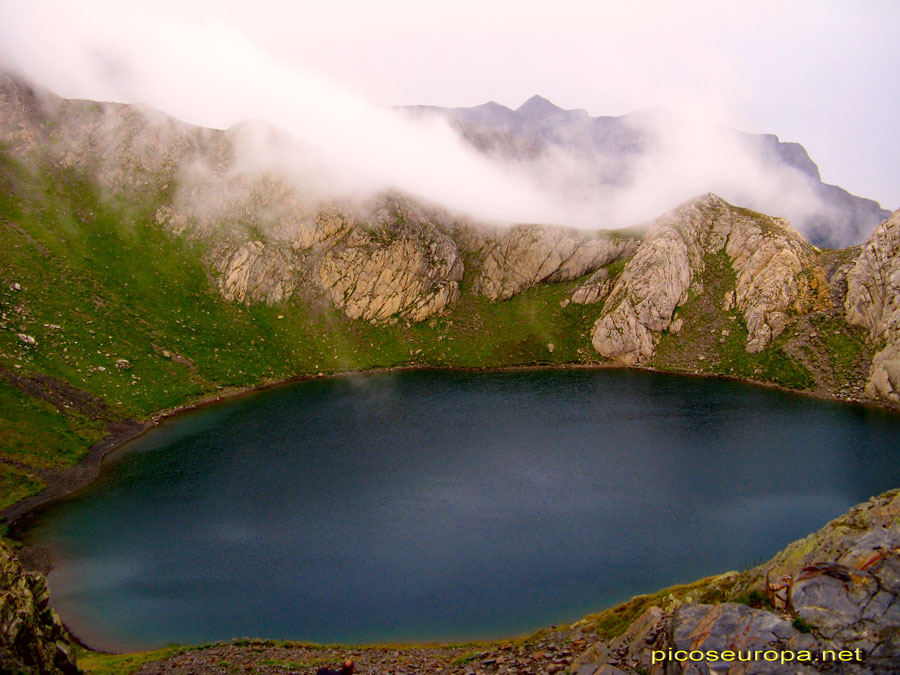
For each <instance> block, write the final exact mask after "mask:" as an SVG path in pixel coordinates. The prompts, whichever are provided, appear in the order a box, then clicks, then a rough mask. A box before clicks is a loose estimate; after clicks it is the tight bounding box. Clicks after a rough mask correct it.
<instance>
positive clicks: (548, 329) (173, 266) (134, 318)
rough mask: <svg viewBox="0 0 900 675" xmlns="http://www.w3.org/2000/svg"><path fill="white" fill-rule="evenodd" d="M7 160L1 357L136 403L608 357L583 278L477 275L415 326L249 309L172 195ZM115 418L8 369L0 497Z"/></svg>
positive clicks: (1, 407) (1, 192) (74, 452)
mask: <svg viewBox="0 0 900 675" xmlns="http://www.w3.org/2000/svg"><path fill="white" fill-rule="evenodd" d="M0 171H2V175H3V178H2V179H0V180H2V183H3V184H2V185H0V232H2V239H3V241H4V243H5V245H4V246H3V247H2V248H0V282H2V285H0V367H2V368H5V369H6V370H8V371H11V372H14V373H17V374H18V373H26V374H27V373H41V374H44V375H49V376H51V377H54V378H58V379H60V380H63V381H66V382H69V383H71V384H74V385H75V386H77V387H79V388H80V389H83V390H85V391H87V392H89V393H91V394H94V395H96V396H99V397H101V398H102V399H103V400H104V401H106V402H107V403H108V404H109V406H110V407H111V409H112V410H113V411H114V412H115V413H118V414H120V415H122V416H125V417H136V418H145V417H147V416H149V415H150V414H152V413H154V412H158V411H160V410H163V409H166V408H170V407H173V406H176V405H180V404H183V403H185V402H188V401H190V400H193V399H196V398H199V397H201V396H202V395H204V394H207V393H210V392H215V391H216V390H219V389H222V388H229V387H246V386H251V385H254V384H258V383H260V382H264V381H269V380H280V379H285V378H290V377H293V376H297V375H301V374H305V373H316V372H325V373H329V372H336V371H343V370H363V369H369V368H377V367H390V366H396V365H401V364H430V365H444V366H506V365H517V364H532V363H548V364H550V363H555V364H563V363H571V362H574V361H584V360H591V359H593V358H594V356H593V351H592V350H591V349H590V343H589V338H588V331H589V328H590V325H591V324H592V322H593V321H594V319H595V318H596V316H597V314H598V313H599V310H600V307H599V306H597V307H582V306H578V305H569V306H567V307H565V308H563V307H561V305H560V303H561V301H562V300H563V299H564V298H566V297H567V296H568V295H570V294H571V291H572V289H573V288H574V286H575V285H576V284H577V283H578V282H571V283H567V284H552V285H546V286H542V287H540V288H536V289H532V290H530V291H528V292H526V293H523V294H521V295H520V296H517V297H516V298H514V299H513V300H511V301H509V302H504V303H491V302H490V301H487V300H486V299H484V298H483V297H480V296H477V295H475V294H474V293H473V292H471V290H470V289H468V288H467V287H464V288H463V293H462V297H461V299H460V301H459V302H458V303H457V304H456V305H455V306H454V308H453V310H452V311H451V312H449V313H447V314H446V315H444V316H441V317H440V318H437V319H434V320H432V321H428V322H423V323H420V324H416V325H411V326H407V325H406V324H405V323H403V322H401V323H398V324H396V325H394V326H385V327H379V326H373V325H371V324H369V323H367V322H364V321H358V320H350V319H347V318H346V317H344V316H343V315H342V314H340V313H339V312H337V311H334V310H333V309H328V308H325V309H322V308H318V309H316V308H315V307H316V305H309V304H307V303H304V302H303V301H302V300H300V299H297V300H293V301H291V302H289V303H288V304H287V305H282V306H278V307H267V306H263V305H256V306H252V307H244V306H240V305H236V304H234V303H230V302H226V301H224V300H222V299H221V298H220V297H219V296H218V295H217V294H216V293H215V292H214V291H212V290H211V288H210V283H209V279H208V277H207V272H206V271H205V269H204V267H203V264H202V257H203V255H204V248H203V245H202V244H201V243H198V242H195V241H190V240H186V239H184V238H178V237H172V236H171V235H170V234H168V233H167V232H164V231H163V230H162V228H161V227H159V226H158V225H157V224H156V223H155V221H154V219H153V214H154V213H155V210H156V206H157V204H158V203H159V202H156V203H154V202H153V201H150V202H148V203H146V204H144V205H143V206H141V205H140V204H138V205H135V204H134V203H131V204H126V203H116V202H115V201H114V200H112V201H111V200H104V199H101V197H100V196H99V195H98V194H97V193H96V191H95V190H94V188H93V187H92V186H91V184H90V183H88V182H87V181H85V180H83V179H81V178H80V177H79V176H77V175H73V174H72V173H69V172H66V171H64V170H55V171H54V175H52V176H50V179H49V180H47V179H45V178H43V177H35V176H33V175H31V174H29V172H28V171H27V170H26V169H25V168H24V167H22V166H20V165H18V164H17V163H15V162H14V161H12V160H10V159H9V158H8V157H6V156H4V155H3V154H2V152H0ZM165 198H166V195H160V196H159V197H158V199H159V200H164V199H165ZM16 283H18V284H19V285H20V287H21V290H18V291H16V290H13V289H11V288H10V286H11V285H12V284H16ZM20 333H21V334H25V335H28V336H31V337H33V338H34V339H35V341H36V344H35V345H28V344H26V343H25V342H23V341H22V340H21V339H20V338H19V337H18V334H20ZM550 343H552V344H553V346H554V348H553V351H552V352H551V351H550V349H549V348H548V344H550ZM121 359H125V360H126V361H127V362H128V364H127V366H126V367H124V368H123V367H119V366H117V362H119V360H121ZM122 365H124V364H122ZM103 432H104V424H103V423H102V422H100V421H97V420H91V419H87V418H84V417H82V416H79V415H76V414H72V413H68V412H67V413H66V414H61V413H60V412H59V411H57V410H56V408H55V407H54V406H52V405H50V404H48V403H46V402H44V401H42V400H39V399H33V398H29V397H27V396H25V395H24V394H22V393H21V392H19V391H18V390H17V389H15V388H13V387H12V386H10V384H9V383H8V382H7V381H6V380H5V379H4V378H2V377H0V458H5V459H7V460H13V461H15V462H16V463H17V465H16V466H10V465H8V464H0V481H2V483H0V484H2V485H3V487H4V489H3V490H2V491H0V508H2V507H5V506H7V505H9V504H11V503H13V502H15V501H17V500H18V499H20V498H22V497H23V496H25V495H27V494H30V493H34V492H36V491H38V490H39V489H40V487H41V482H40V478H39V476H38V475H37V473H36V472H34V471H32V472H31V475H30V477H29V475H28V471H27V470H26V469H27V467H34V468H36V469H40V468H47V467H51V466H54V465H66V464H70V463H72V462H74V461H77V459H78V458H79V457H81V456H83V455H84V454H85V453H86V451H87V449H88V448H89V447H90V445H92V444H93V443H94V442H96V441H97V440H98V439H99V438H100V437H101V436H102V435H103Z"/></svg>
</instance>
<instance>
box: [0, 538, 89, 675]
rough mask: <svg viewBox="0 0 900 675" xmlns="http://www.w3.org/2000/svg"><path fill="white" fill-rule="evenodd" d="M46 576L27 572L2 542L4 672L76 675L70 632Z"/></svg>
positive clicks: (0, 666) (0, 644) (0, 643)
mask: <svg viewBox="0 0 900 675" xmlns="http://www.w3.org/2000/svg"><path fill="white" fill-rule="evenodd" d="M49 600H50V591H49V590H48V589H47V582H46V581H45V580H44V577H43V576H41V575H40V574H37V573H35V572H26V571H25V570H23V569H22V566H21V565H20V564H19V561H18V560H16V559H15V557H14V556H13V555H12V552H11V551H10V550H9V548H7V546H6V545H5V544H3V543H0V672H4V673H7V672H9V673H39V674H41V675H44V674H45V673H46V674H47V675H51V674H52V675H57V674H65V675H73V674H75V673H78V672H80V671H79V670H78V668H77V667H76V666H75V660H74V655H73V652H72V647H71V644H70V643H69V636H68V634H67V633H66V631H65V629H64V628H63V625H62V623H61V622H60V620H59V617H58V616H57V615H56V612H54V611H53V610H52V609H50V607H49V604H48V603H49Z"/></svg>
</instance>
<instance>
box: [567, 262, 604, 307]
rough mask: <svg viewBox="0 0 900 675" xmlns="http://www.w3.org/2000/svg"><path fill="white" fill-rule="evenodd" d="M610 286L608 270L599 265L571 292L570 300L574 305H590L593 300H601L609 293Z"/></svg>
mask: <svg viewBox="0 0 900 675" xmlns="http://www.w3.org/2000/svg"><path fill="white" fill-rule="evenodd" d="M610 286H611V282H610V279H609V270H607V269H606V268H605V267H601V268H600V269H599V270H597V271H596V272H594V273H593V274H592V275H591V276H590V277H588V279H587V281H585V282H584V283H583V284H581V286H579V287H578V288H576V289H575V290H574V291H573V292H572V302H574V303H575V304H576V305H592V304H594V303H595V302H602V301H603V300H605V299H606V296H607V295H609V291H610Z"/></svg>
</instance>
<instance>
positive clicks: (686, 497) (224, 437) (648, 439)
mask: <svg viewBox="0 0 900 675" xmlns="http://www.w3.org/2000/svg"><path fill="white" fill-rule="evenodd" d="M898 450H900V417H898V416H896V415H892V414H890V413H885V412H881V411H877V410H872V409H867V408H863V407H858V406H849V405H841V404H835V403H829V402H823V401H818V400H813V399H808V398H804V397H801V396H796V395H791V394H787V393H782V392H777V391H771V390H765V389H760V388H754V387H750V386H746V385H742V384H738V383H734V382H727V381H721V380H707V379H695V378H683V377H676V376H666V375H657V374H647V373H635V372H627V371H528V372H501V373H469V372H441V371H419V372H404V373H396V374H379V375H370V376H360V377H353V378H338V379H330V380H314V381H307V382H302V383H298V384H295V385H291V386H288V387H284V388H279V389H275V390H270V391H266V392H262V393H258V394H254V395H251V396H247V397H244V398H241V399H239V400H234V401H230V402H226V403H222V404H219V405H216V406H214V407H211V408H207V409H204V410H200V411H196V412H193V413H190V414H186V415H184V416H181V417H179V418H177V419H175V420H172V421H170V422H168V423H166V424H164V425H163V426H162V427H161V428H159V429H156V430H154V431H153V432H151V433H148V434H146V435H145V436H143V437H141V438H140V439H138V440H137V441H135V442H132V443H131V444H129V445H128V446H126V448H125V451H124V452H122V453H121V456H120V457H119V458H118V459H117V460H116V461H115V462H113V463H111V464H110V465H108V467H107V468H106V470H105V471H104V473H103V475H102V477H101V479H100V480H99V481H98V482H96V483H95V484H93V485H91V486H90V487H89V488H88V489H86V490H85V491H83V492H82V493H81V494H80V495H78V496H77V497H76V498H74V499H70V500H67V501H65V502H60V503H58V504H55V505H53V506H51V507H50V508H48V509H45V510H44V511H43V512H42V513H41V514H40V515H39V517H38V518H37V519H36V522H35V523H34V525H33V526H32V528H31V530H30V532H29V533H28V538H29V539H30V540H32V541H35V542H37V543H40V544H42V545H45V546H48V547H49V548H50V549H51V551H52V554H53V556H54V558H55V564H56V568H55V569H54V571H53V572H52V573H51V574H50V577H49V581H50V585H51V589H52V594H53V602H54V606H55V607H56V609H57V610H58V611H59V612H60V613H61V615H62V617H63V619H64V620H65V621H66V622H67V623H68V624H69V625H70V626H71V627H72V628H73V629H74V630H75V632H76V633H77V634H79V635H81V636H82V637H83V638H85V639H87V640H88V641H89V642H90V643H91V644H92V645H94V646H99V647H106V648H116V649H123V648H138V647H142V648H143V647H149V646H154V645H161V644H164V643H167V642H182V643H184V642H190V643H195V642H205V641H212V640H220V639H229V638H232V637H239V636H263V637H271V638H290V639H298V640H313V641H317V642H337V641H340V642H360V641H374V640H432V639H440V640H448V639H464V638H476V637H477V638H488V637H500V636H508V635H512V634H516V633H519V632H522V631H527V630H531V629H535V628H538V627H541V626H545V625H550V624H553V623H558V622H570V621H572V620H575V619H577V618H580V617H581V616H583V615H584V614H586V613H589V612H591V611H597V610H598V609H601V608H603V607H605V606H608V605H609V604H611V603H613V602H616V601H620V600H623V599H627V598H628V597H631V596H632V595H634V594H636V593H641V592H649V591H653V590H656V589H658V588H660V587H662V586H665V585H670V584H673V583H679V582H688V581H692V580H694V579H696V578H698V577H700V576H704V575H709V574H713V573H719V572H723V571H725V570H729V569H737V568H741V567H748V566H750V565H752V564H755V563H757V562H760V561H762V560H764V559H767V558H768V557H770V556H772V555H773V554H774V553H776V552H777V551H778V550H779V549H781V548H782V547H783V546H784V545H785V544H787V543H788V542H790V541H792V540H794V539H796V538H798V537H800V536H804V535H806V534H808V533H809V532H811V531H812V530H814V529H817V528H818V527H820V526H822V525H823V524H824V523H825V522H827V521H828V520H830V519H831V518H833V517H835V516H837V515H839V514H840V513H841V512H843V511H844V510H846V508H847V507H849V506H850V505H852V504H854V503H856V502H859V501H862V500H864V499H867V498H868V497H869V496H871V495H873V494H877V493H879V492H881V491H883V490H886V489H889V488H892V487H896V486H900V453H898Z"/></svg>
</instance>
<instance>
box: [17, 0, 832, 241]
mask: <svg viewBox="0 0 900 675" xmlns="http://www.w3.org/2000/svg"><path fill="white" fill-rule="evenodd" d="M5 11H6V12H7V14H8V16H7V17H6V18H9V19H12V21H6V22H5V24H4V25H6V26H7V28H6V29H0V30H2V31H3V32H2V33H0V35H2V38H3V44H4V45H6V52H7V54H6V58H7V59H8V60H10V61H11V62H12V64H13V66H18V68H19V69H21V70H22V71H24V72H25V73H26V74H28V75H30V76H32V77H34V78H35V79H36V80H37V81H38V82H40V83H43V84H46V85H48V86H50V87H51V88H52V89H54V90H56V91H57V92H58V93H60V94H62V95H64V96H79V97H89V98H95V99H101V100H118V101H125V102H141V103H146V104H149V105H151V106H153V107H156V108H158V109H160V110H162V111H164V112H166V113H168V114H171V115H174V116H175V117H178V118H180V119H182V120H185V121H188V122H191V123H195V124H199V125H203V126H213V127H217V128H228V127H231V126H233V125H235V124H238V123H240V122H242V121H244V120H263V121H265V122H267V123H269V124H272V125H274V126H275V127H278V128H280V129H283V130H284V131H286V132H288V133H289V134H290V135H291V136H293V137H294V138H295V139H296V140H297V145H296V147H297V148H299V150H297V152H296V153H295V156H294V157H293V158H289V157H286V156H285V148H278V149H276V150H275V151H273V149H272V148H271V146H269V145H267V144H266V143H265V142H256V143H249V144H247V145H246V146H245V150H247V153H248V155H247V156H246V157H245V162H244V163H243V166H245V167H246V166H253V167H256V168H258V169H262V168H264V167H265V166H266V165H267V163H274V162H278V163H279V165H285V164H288V165H290V166H291V169H292V171H293V173H294V175H295V176H296V177H297V180H298V181H300V182H306V183H308V184H309V185H315V186H316V190H317V191H318V192H322V191H326V192H327V191H330V192H332V193H334V194H336V195H346V194H353V195H358V196H365V195H367V194H371V193H373V192H377V191H380V190H385V189H396V190H401V191H403V192H406V193H410V194H413V195H415V196H417V197H419V198H422V199H425V200H427V201H429V202H433V203H437V204H440V205H442V206H445V207H447V208H449V209H451V210H454V211H459V212H463V213H465V214H468V215H470V216H472V217H474V218H476V219H478V220H484V221H488V222H492V223H513V222H543V223H557V224H565V225H573V226H578V227H586V228H613V227H624V226H630V225H634V224H636V223H641V222H644V221H646V220H648V219H650V218H652V217H654V216H657V215H659V214H660V213H662V212H664V211H665V210H667V209H669V208H672V207H673V206H674V205H676V204H678V203H680V202H681V201H684V200H686V199H688V198H690V197H692V196H695V195H697V194H701V193H705V192H716V193H718V194H720V195H721V196H723V197H724V198H725V199H727V200H729V201H732V202H734V203H737V204H752V205H753V206H754V208H757V209H760V210H764V211H766V212H767V213H770V214H772V215H776V216H786V217H789V218H791V219H793V220H799V219H800V218H802V217H803V215H804V214H808V213H814V212H815V211H816V210H817V209H820V208H821V204H819V203H818V201H817V199H816V196H815V194H814V193H813V191H812V189H811V187H810V183H809V180H808V178H807V177H805V176H804V175H802V173H801V172H799V171H797V170H795V169H792V168H789V167H781V168H779V169H773V167H772V165H770V164H768V163H766V162H764V161H763V160H762V159H761V158H760V157H759V155H758V153H756V152H754V151H753V150H752V149H751V148H748V147H746V145H745V144H742V142H741V141H740V139H738V138H737V137H736V136H735V135H734V134H732V133H730V132H729V131H728V130H727V129H724V128H722V127H719V126H717V125H715V124H710V123H708V122H706V121H702V122H698V121H697V120H696V118H694V117H693V116H691V115H674V116H663V117H660V116H653V115H643V116H641V115H637V116H632V118H633V119H631V120H630V123H631V124H632V125H634V127H635V129H636V131H637V133H639V134H642V135H643V136H645V137H647V138H650V139H655V140H654V141H653V142H652V143H651V144H650V146H649V148H650V149H649V152H647V153H646V154H644V155H642V156H641V157H640V158H639V159H638V160H637V161H636V162H634V163H633V164H632V165H631V166H630V167H629V171H628V176H627V177H623V180H622V181H620V182H621V184H620V185H617V186H616V187H615V188H613V187H610V186H604V185H602V184H600V183H598V182H597V181H596V180H593V178H592V175H593V173H595V172H596V170H597V163H598V162H601V163H602V162H603V161H604V159H603V158H594V159H593V160H592V161H591V162H590V163H588V164H586V163H584V161H583V160H582V159H580V158H576V157H574V156H572V155H569V154H566V153H562V152H551V153H546V154H544V155H543V156H542V157H541V158H540V159H539V160H537V161H535V162H532V163H526V164H525V165H523V164H522V163H515V162H509V161H506V162H504V161H500V160H498V159H497V158H489V157H486V156H485V155H483V154H481V153H479V152H478V151H476V150H475V149H473V148H472V147H471V146H470V145H468V144H466V143H465V142H464V141H463V140H462V139H461V138H460V136H459V135H458V134H457V133H456V132H455V131H454V130H453V129H451V128H450V126H449V125H448V124H447V123H446V122H444V121H443V120H440V119H435V118H423V119H415V120H411V119H408V118H406V117H404V116H401V115H398V114H397V113H395V112H393V111H391V110H388V109H385V108H382V107H381V106H379V105H377V104H376V103H374V102H373V101H372V100H370V99H369V98H367V97H365V96H362V95H360V94H358V93H356V92H355V91H353V90H351V89H349V88H347V87H345V86H342V85H341V84H339V83H337V82H335V81H333V80H331V79H329V78H328V77H326V76H324V75H323V74H322V73H321V72H320V71H319V70H317V69H316V68H315V67H310V66H301V65H298V64H296V63H294V62H291V61H289V60H285V59H282V58H279V57H278V56H276V55H275V52H273V51H272V50H269V49H266V48H265V45H262V44H260V43H259V42H258V40H257V41H254V40H253V39H251V38H250V37H248V35H247V33H246V32H245V31H242V30H241V29H240V27H238V26H236V25H234V24H233V23H229V22H227V21H224V20H222V19H219V18H216V17H215V16H212V15H206V14H204V13H203V12H200V11H197V12H193V13H190V12H189V13H179V12H178V11H176V10H175V6H174V5H168V4H166V3H161V4H154V5H153V6H152V7H131V6H122V3H112V2H99V3H90V4H87V5H85V4H81V3H79V4H77V5H74V4H71V3H65V2H55V3H42V4H40V5H30V4H29V5H21V6H17V7H16V8H15V11H14V12H13V11H12V10H11V9H9V7H7V9H6V10H5ZM307 30H308V28H307ZM347 48H348V49H353V44H352V43H348V45H347ZM359 58H365V54H360V56H359ZM409 67H410V68H415V67H416V64H414V63H412V64H409ZM698 107H701V108H702V109H703V110H705V111H707V112H708V111H709V110H710V109H711V108H712V109H715V108H716V106H715V105H714V104H713V103H711V102H710V101H709V100H706V99H704V100H703V101H700V102H698ZM614 160H615V158H611V159H610V162H611V163H614Z"/></svg>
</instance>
